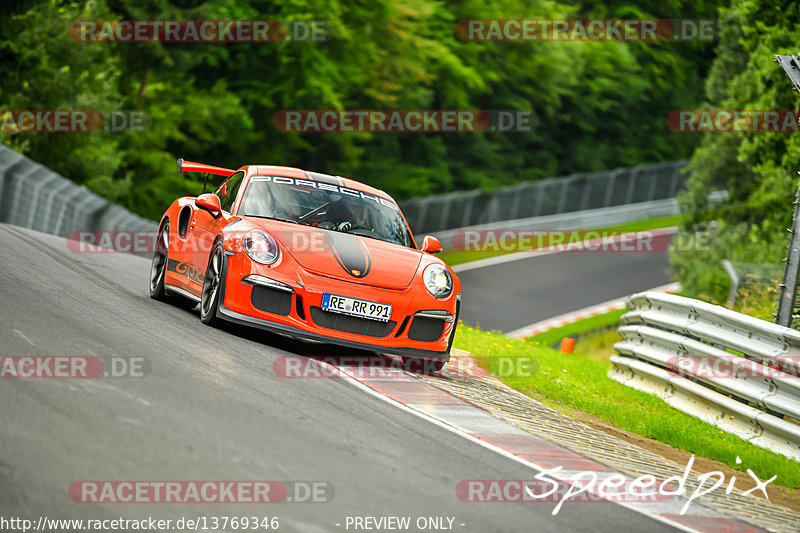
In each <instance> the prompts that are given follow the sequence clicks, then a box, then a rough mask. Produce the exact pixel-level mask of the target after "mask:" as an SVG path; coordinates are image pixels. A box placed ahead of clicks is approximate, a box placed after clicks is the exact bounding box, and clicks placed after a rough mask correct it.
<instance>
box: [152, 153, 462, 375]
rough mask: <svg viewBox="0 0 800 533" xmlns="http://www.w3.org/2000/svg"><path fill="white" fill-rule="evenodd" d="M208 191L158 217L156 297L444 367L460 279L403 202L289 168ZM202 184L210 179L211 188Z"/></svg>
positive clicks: (191, 167) (248, 174) (245, 171)
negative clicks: (412, 223)
mask: <svg viewBox="0 0 800 533" xmlns="http://www.w3.org/2000/svg"><path fill="white" fill-rule="evenodd" d="M178 171H179V172H180V171H184V172H185V171H190V172H200V173H205V174H206V179H207V178H208V174H215V175H222V176H226V179H225V181H224V183H222V185H221V186H220V187H219V188H218V189H217V190H216V191H215V192H213V193H205V192H204V193H203V194H201V195H200V196H197V197H183V198H178V199H177V200H175V202H173V204H172V205H171V206H170V207H169V209H167V211H166V213H164V216H163V217H162V219H161V223H160V225H159V230H158V237H157V241H156V247H155V252H154V254H153V262H152V266H151V270H150V296H151V297H152V298H154V299H156V300H163V301H169V302H171V303H176V304H178V305H184V304H186V305H189V306H194V305H196V304H197V303H199V304H200V319H201V320H202V321H203V323H205V324H208V325H215V324H217V323H218V321H220V320H226V321H231V322H237V323H240V324H245V325H249V326H256V327H260V328H264V329H267V330H271V331H274V332H277V333H280V334H285V335H289V336H292V337H296V338H299V339H302V340H308V341H316V342H326V343H333V344H339V345H344V346H351V347H355V348H360V349H364V350H371V351H374V352H379V353H390V354H397V355H400V356H401V357H402V358H403V361H404V362H405V363H407V364H408V366H412V365H413V364H415V363H416V364H423V361H424V365H423V366H424V367H426V368H429V367H430V366H432V367H433V368H434V369H436V370H439V369H441V368H442V367H443V366H444V364H445V363H446V362H447V361H448V360H449V358H450V347H451V345H452V342H453V336H454V335H455V331H456V325H457V323H458V310H459V305H460V301H461V285H460V282H459V280H458V277H456V275H455V274H454V273H453V271H452V270H451V269H450V267H449V266H448V265H447V264H445V263H444V262H443V261H442V260H440V259H438V258H436V257H434V256H433V255H432V254H434V253H436V252H438V251H441V249H442V245H441V243H440V242H439V241H438V240H437V239H436V238H434V237H431V236H427V237H425V238H424V239H423V240H422V244H421V246H420V247H417V243H416V242H415V241H414V236H413V235H412V233H411V231H410V229H409V227H408V223H407V222H406V219H405V217H404V216H403V213H402V212H401V211H400V208H399V207H398V205H397V203H396V202H395V201H394V200H393V199H392V198H391V197H390V196H389V195H388V194H386V193H385V192H383V191H380V190H378V189H375V188H373V187H370V186H368V185H365V184H363V183H359V182H357V181H354V180H351V179H347V178H342V177H339V176H330V175H327V174H320V173H317V172H309V171H304V170H300V169H297V168H291V167H281V166H266V165H248V166H244V167H241V168H240V169H239V170H235V171H234V170H229V169H225V168H220V167H215V166H211V165H204V164H200V163H191V162H188V161H183V160H182V159H179V160H178ZM204 189H205V187H204Z"/></svg>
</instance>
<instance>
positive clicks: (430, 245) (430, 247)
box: [421, 235, 442, 254]
mask: <svg viewBox="0 0 800 533" xmlns="http://www.w3.org/2000/svg"><path fill="white" fill-rule="evenodd" d="M421 250H422V251H423V252H428V253H429V254H437V253H439V252H441V251H442V243H441V242H439V239H437V238H436V237H434V236H433V235H425V238H424V239H422V248H421Z"/></svg>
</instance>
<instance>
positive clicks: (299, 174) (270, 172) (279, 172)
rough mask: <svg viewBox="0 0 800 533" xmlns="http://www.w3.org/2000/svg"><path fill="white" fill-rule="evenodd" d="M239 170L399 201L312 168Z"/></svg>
mask: <svg viewBox="0 0 800 533" xmlns="http://www.w3.org/2000/svg"><path fill="white" fill-rule="evenodd" d="M239 170H244V171H245V173H246V174H247V175H251V176H252V175H265V176H286V177H289V178H300V179H307V180H311V181H317V182H320V183H326V184H328V185H336V186H338V187H346V188H348V189H354V190H356V191H360V192H365V193H369V194H372V195H376V196H383V197H384V198H386V199H388V200H391V201H392V202H394V203H397V202H395V200H394V198H392V197H391V196H390V195H389V194H387V193H386V192H384V191H382V190H380V189H376V188H375V187H371V186H369V185H367V184H366V183H361V182H360V181H356V180H354V179H350V178H344V177H342V176H332V175H330V174H322V173H321V172H313V171H311V170H302V169H299V168H294V167H282V166H277V165H247V166H244V167H242V168H241V169H239Z"/></svg>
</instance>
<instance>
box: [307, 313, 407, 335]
mask: <svg viewBox="0 0 800 533" xmlns="http://www.w3.org/2000/svg"><path fill="white" fill-rule="evenodd" d="M311 318H312V320H314V323H315V324H316V325H318V326H320V327H323V328H328V329H335V330H337V331H344V332H347V333H356V334H358V335H367V336H369V337H386V336H387V335H389V334H390V333H391V332H392V330H393V329H394V327H395V326H396V325H397V322H394V321H393V320H389V321H388V322H378V321H377V320H367V319H366V318H358V317H355V316H349V315H342V314H339V313H331V312H330V311H325V310H323V309H322V308H321V307H312V308H311Z"/></svg>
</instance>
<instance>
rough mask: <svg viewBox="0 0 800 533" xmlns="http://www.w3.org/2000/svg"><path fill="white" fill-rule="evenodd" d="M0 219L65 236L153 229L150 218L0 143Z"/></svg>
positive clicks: (0, 220)
mask: <svg viewBox="0 0 800 533" xmlns="http://www.w3.org/2000/svg"><path fill="white" fill-rule="evenodd" d="M0 222H6V223H9V224H15V225H17V226H23V227H26V228H31V229H35V230H38V231H42V232H45V233H52V234H54V235H61V236H62V237H66V236H67V235H69V234H70V233H71V232H73V231H98V230H111V231H113V230H126V231H156V229H157V227H156V226H157V225H156V223H155V222H153V221H151V220H147V219H144V218H142V217H140V216H137V215H134V214H133V213H131V212H130V211H128V210H126V209H124V208H123V207H120V206H118V205H114V204H112V203H109V202H108V201H107V200H105V199H103V198H101V197H100V196H98V195H96V194H94V193H93V192H91V191H90V190H89V189H87V188H86V187H85V186H84V185H77V184H75V183H73V182H72V181H70V180H68V179H66V178H64V177H63V176H61V175H59V174H56V173H55V172H53V171H52V170H49V169H47V168H46V167H43V166H42V165H39V164H38V163H34V162H33V161H31V160H30V159H28V158H27V157H25V156H24V155H22V154H19V153H17V152H15V151H14V150H12V149H11V148H9V147H8V146H5V145H2V144H0Z"/></svg>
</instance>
